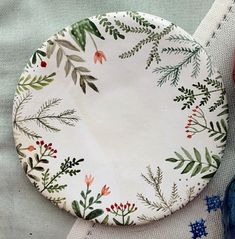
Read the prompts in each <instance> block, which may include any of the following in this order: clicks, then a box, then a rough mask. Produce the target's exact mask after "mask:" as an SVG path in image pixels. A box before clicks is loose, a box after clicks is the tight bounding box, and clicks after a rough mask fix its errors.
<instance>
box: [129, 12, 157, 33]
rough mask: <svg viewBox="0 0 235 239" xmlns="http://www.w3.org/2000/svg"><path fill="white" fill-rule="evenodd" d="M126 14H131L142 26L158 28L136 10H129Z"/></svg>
mask: <svg viewBox="0 0 235 239" xmlns="http://www.w3.org/2000/svg"><path fill="white" fill-rule="evenodd" d="M126 14H127V15H129V16H130V17H131V18H132V19H133V20H134V21H136V22H137V23H138V24H139V25H140V26H144V27H150V28H152V29H155V28H156V26H155V25H153V24H151V23H150V22H149V21H148V20H147V19H145V18H144V17H143V16H141V14H140V13H138V12H136V11H128V12H127V13H126Z"/></svg>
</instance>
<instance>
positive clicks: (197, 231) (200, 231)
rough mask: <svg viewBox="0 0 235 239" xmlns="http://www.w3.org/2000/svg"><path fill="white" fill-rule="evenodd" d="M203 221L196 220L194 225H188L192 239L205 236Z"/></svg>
mask: <svg viewBox="0 0 235 239" xmlns="http://www.w3.org/2000/svg"><path fill="white" fill-rule="evenodd" d="M205 222H206V221H205V220H203V219H199V220H196V221H195V223H190V225H189V226H190V227H191V231H190V232H192V234H193V235H192V238H193V239H197V238H201V237H203V236H207V234H208V233H207V232H206V226H205Z"/></svg>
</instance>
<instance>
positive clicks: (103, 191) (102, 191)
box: [101, 185, 110, 196]
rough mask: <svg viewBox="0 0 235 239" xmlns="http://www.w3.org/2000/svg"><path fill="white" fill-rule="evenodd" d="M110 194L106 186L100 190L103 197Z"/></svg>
mask: <svg viewBox="0 0 235 239" xmlns="http://www.w3.org/2000/svg"><path fill="white" fill-rule="evenodd" d="M109 194H110V191H109V187H107V186H106V185H104V186H103V188H102V189H101V195H103V196H107V195H109Z"/></svg>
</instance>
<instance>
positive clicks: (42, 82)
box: [16, 72, 56, 94]
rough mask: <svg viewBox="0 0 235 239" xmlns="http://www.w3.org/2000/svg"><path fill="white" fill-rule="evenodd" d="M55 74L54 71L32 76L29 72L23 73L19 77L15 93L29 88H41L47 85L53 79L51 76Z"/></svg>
mask: <svg viewBox="0 0 235 239" xmlns="http://www.w3.org/2000/svg"><path fill="white" fill-rule="evenodd" d="M55 75H56V73H55V72H53V73H52V74H50V75H45V76H42V75H41V76H34V77H32V76H31V75H30V74H28V75H27V76H26V75H24V76H22V77H20V80H19V82H18V84H17V87H16V92H17V94H20V93H21V92H23V91H25V90H29V89H30V88H32V89H34V90H41V89H42V88H43V87H45V86H47V85H49V84H50V83H51V82H52V81H53V80H54V78H53V76H55Z"/></svg>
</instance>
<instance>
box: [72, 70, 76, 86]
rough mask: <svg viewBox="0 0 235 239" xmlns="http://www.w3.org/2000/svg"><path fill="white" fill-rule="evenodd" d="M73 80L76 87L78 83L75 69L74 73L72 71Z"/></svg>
mask: <svg viewBox="0 0 235 239" xmlns="http://www.w3.org/2000/svg"><path fill="white" fill-rule="evenodd" d="M72 79H73V82H74V84H75V85H76V83H77V71H76V70H75V69H73V71H72Z"/></svg>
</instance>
